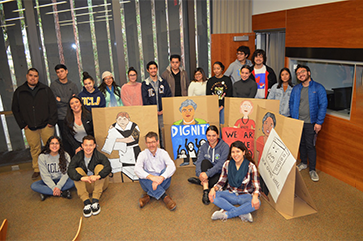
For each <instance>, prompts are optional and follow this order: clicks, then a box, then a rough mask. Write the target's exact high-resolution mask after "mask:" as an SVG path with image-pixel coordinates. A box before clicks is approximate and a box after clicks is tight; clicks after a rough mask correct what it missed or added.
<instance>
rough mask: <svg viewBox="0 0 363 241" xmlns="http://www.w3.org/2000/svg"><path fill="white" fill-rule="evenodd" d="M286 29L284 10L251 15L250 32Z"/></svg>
mask: <svg viewBox="0 0 363 241" xmlns="http://www.w3.org/2000/svg"><path fill="white" fill-rule="evenodd" d="M278 28H286V10H284V11H278V12H272V13H263V14H257V15H252V31H257V30H265V29H278Z"/></svg>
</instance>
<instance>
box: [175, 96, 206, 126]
mask: <svg viewBox="0 0 363 241" xmlns="http://www.w3.org/2000/svg"><path fill="white" fill-rule="evenodd" d="M196 109H197V104H196V103H195V102H194V101H193V100H191V99H186V100H185V101H183V102H182V103H181V105H180V107H179V111H180V113H181V114H182V116H183V119H182V120H178V121H176V122H174V123H173V125H198V124H206V123H207V122H206V121H205V120H203V119H200V118H194V114H195V110H196Z"/></svg>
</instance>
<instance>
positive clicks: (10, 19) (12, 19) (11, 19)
mask: <svg viewBox="0 0 363 241" xmlns="http://www.w3.org/2000/svg"><path fill="white" fill-rule="evenodd" d="M19 19H24V17H17V18H9V19H5V22H7V21H14V20H19Z"/></svg>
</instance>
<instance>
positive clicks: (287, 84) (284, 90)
mask: <svg viewBox="0 0 363 241" xmlns="http://www.w3.org/2000/svg"><path fill="white" fill-rule="evenodd" d="M292 87H294V86H293V85H292V82H291V72H290V70H289V69H288V68H283V69H281V71H280V74H279V80H278V82H277V83H276V84H274V85H273V86H272V88H271V89H270V92H269V94H268V96H267V99H270V100H280V109H279V114H281V115H284V116H287V117H289V116H290V108H289V101H290V95H291V91H292Z"/></svg>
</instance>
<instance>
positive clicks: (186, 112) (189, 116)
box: [181, 105, 195, 123]
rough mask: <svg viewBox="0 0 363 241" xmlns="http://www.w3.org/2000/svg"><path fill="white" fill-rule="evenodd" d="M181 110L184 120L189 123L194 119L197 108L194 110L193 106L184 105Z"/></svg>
mask: <svg viewBox="0 0 363 241" xmlns="http://www.w3.org/2000/svg"><path fill="white" fill-rule="evenodd" d="M181 112H182V116H183V120H184V122H186V123H188V122H192V121H193V120H194V114H195V110H194V108H193V106H191V105H188V106H186V107H183V108H182V111H181Z"/></svg>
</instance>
